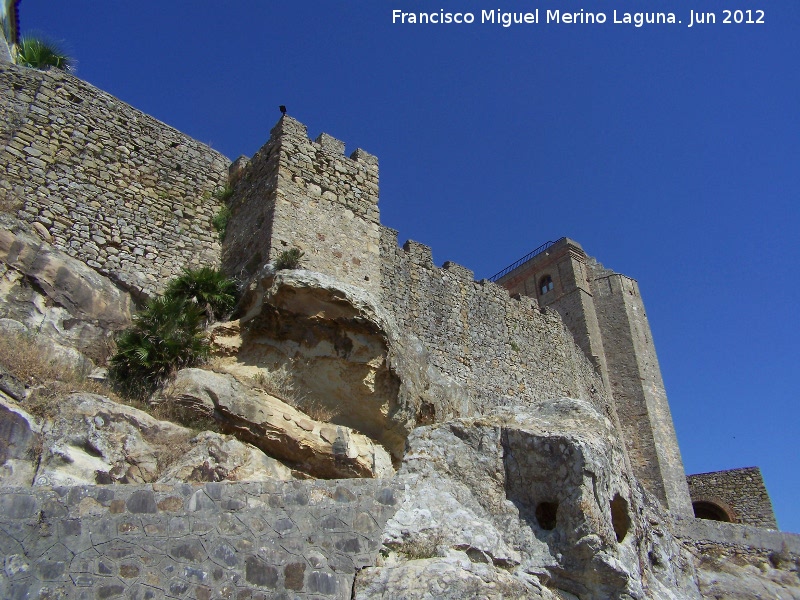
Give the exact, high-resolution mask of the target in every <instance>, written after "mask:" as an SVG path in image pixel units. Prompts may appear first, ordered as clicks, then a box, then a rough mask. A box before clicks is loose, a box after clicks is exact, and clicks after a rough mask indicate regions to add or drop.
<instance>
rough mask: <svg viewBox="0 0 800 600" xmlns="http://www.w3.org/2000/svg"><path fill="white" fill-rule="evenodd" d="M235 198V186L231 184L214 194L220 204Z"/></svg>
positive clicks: (218, 189)
mask: <svg viewBox="0 0 800 600" xmlns="http://www.w3.org/2000/svg"><path fill="white" fill-rule="evenodd" d="M231 196H233V186H231V184H229V183H226V184H225V185H224V186H222V187H221V188H217V190H216V191H215V192H214V198H216V199H217V200H219V201H220V202H227V201H228V200H230V199H231Z"/></svg>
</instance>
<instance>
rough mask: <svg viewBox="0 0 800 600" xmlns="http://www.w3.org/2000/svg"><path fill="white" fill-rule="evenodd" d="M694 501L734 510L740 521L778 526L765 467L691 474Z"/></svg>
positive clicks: (689, 480)
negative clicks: (765, 480)
mask: <svg viewBox="0 0 800 600" xmlns="http://www.w3.org/2000/svg"><path fill="white" fill-rule="evenodd" d="M686 479H687V481H688V483H689V493H690V494H691V497H692V502H711V503H713V504H715V505H718V506H721V507H723V508H724V509H726V510H730V511H732V512H733V514H732V515H730V516H731V517H733V519H735V522H736V523H742V524H744V525H753V526H755V527H763V528H765V529H778V523H777V521H776V520H775V512H774V511H773V509H772V501H771V500H770V498H769V493H767V488H766V486H765V485H764V478H763V477H762V476H761V469H759V468H758V467H747V468H744V469H730V470H728V471H716V472H713V473H700V474H698V475H689V476H688V477H687V478H686Z"/></svg>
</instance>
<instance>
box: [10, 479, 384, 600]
mask: <svg viewBox="0 0 800 600" xmlns="http://www.w3.org/2000/svg"><path fill="white" fill-rule="evenodd" d="M397 492H398V490H396V489H395V488H394V487H393V485H392V484H391V483H389V482H386V481H381V480H352V479H348V480H339V481H336V480H329V481H302V482H291V483H284V482H278V481H275V482H263V483H262V482H259V483H225V484H223V483H206V484H197V485H190V484H183V485H176V486H172V485H124V486H123V485H120V486H82V487H73V488H34V489H33V490H31V489H30V488H27V489H22V488H3V489H0V555H1V556H2V559H0V561H2V567H3V568H4V571H3V576H2V577H0V597H2V598H8V599H15V600H16V599H21V598H64V599H72V598H75V599H77V598H112V597H114V598H116V597H125V598H139V599H158V598H164V597H168V598H197V599H209V598H250V599H252V600H255V599H258V598H260V599H262V600H263V599H266V598H342V599H344V598H350V597H351V590H352V585H353V578H354V576H355V572H356V570H357V569H360V568H362V567H364V566H367V565H372V564H374V562H375V559H376V556H377V552H378V549H379V547H380V543H381V540H380V537H381V531H382V529H383V527H384V525H385V523H386V521H387V520H388V519H389V517H391V516H392V515H393V514H394V513H395V511H396V506H395V504H396V500H395V495H396V494H397Z"/></svg>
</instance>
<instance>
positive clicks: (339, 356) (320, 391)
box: [212, 270, 472, 460]
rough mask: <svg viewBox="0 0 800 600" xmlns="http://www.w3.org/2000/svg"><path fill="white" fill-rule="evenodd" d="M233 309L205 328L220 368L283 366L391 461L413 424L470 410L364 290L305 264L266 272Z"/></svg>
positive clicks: (246, 372)
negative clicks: (230, 318) (226, 319)
mask: <svg viewBox="0 0 800 600" xmlns="http://www.w3.org/2000/svg"><path fill="white" fill-rule="evenodd" d="M239 312H240V314H241V317H240V318H239V320H238V321H235V322H231V323H222V324H219V325H218V326H217V327H216V328H215V329H214V330H213V331H212V339H213V341H214V347H215V349H216V351H217V353H218V356H219V360H218V366H219V367H220V368H222V369H224V370H226V371H227V372H229V373H232V374H234V375H235V376H236V377H237V378H239V379H241V380H249V379H258V378H259V377H267V378H269V377H270V376H271V374H273V373H275V372H278V371H282V372H285V373H288V374H289V375H290V378H291V380H292V385H293V386H294V387H295V389H296V390H297V391H298V392H299V393H301V394H302V395H303V396H305V397H306V398H307V399H309V400H310V401H313V402H314V403H316V404H318V405H320V406H323V407H325V408H327V409H328V410H329V411H331V412H332V413H333V414H334V415H335V416H333V417H332V418H331V421H332V422H333V423H335V424H336V425H342V426H345V427H348V428H351V429H354V430H357V431H359V432H361V433H363V434H364V435H367V436H369V437H370V438H372V439H374V440H376V441H377V442H378V443H380V444H381V445H382V446H384V447H385V448H386V449H387V450H389V452H390V453H391V454H392V455H393V457H394V458H395V460H399V459H400V458H402V456H403V452H404V451H405V439H406V437H407V436H408V434H409V432H410V431H411V430H412V429H413V428H414V427H416V426H417V425H420V424H427V423H431V422H435V421H441V420H444V419H448V418H452V417H457V416H461V415H468V414H471V412H472V407H471V403H470V394H469V393H468V392H467V391H466V390H464V389H462V387H460V386H459V385H457V384H456V383H455V382H454V381H453V380H452V379H450V378H448V377H447V376H445V375H444V374H442V373H440V372H438V371H437V370H436V369H435V368H434V367H433V366H432V364H431V362H432V361H430V359H429V357H428V355H427V354H426V352H425V350H424V348H423V346H422V344H420V343H419V341H418V340H416V339H414V338H413V337H411V336H408V335H407V334H405V333H403V332H402V331H400V330H399V328H398V327H397V325H396V323H395V322H394V320H393V318H392V317H391V315H390V314H389V313H388V312H387V311H386V310H384V309H383V308H382V307H381V306H380V305H379V303H378V302H377V301H376V300H375V298H373V297H372V296H371V295H370V294H369V292H367V291H365V290H362V289H360V288H357V287H354V286H349V285H346V284H342V283H341V282H339V281H337V280H335V279H333V278H331V277H328V276H326V275H323V274H320V273H313V272H310V271H303V270H297V271H279V272H278V273H272V272H268V273H267V274H266V275H265V276H264V277H262V278H260V279H258V278H257V279H256V280H255V281H254V282H253V283H252V284H251V285H250V286H249V287H248V289H247V290H246V292H245V294H244V297H243V299H242V302H241V303H240V311H239Z"/></svg>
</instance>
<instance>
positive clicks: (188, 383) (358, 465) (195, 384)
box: [160, 369, 394, 478]
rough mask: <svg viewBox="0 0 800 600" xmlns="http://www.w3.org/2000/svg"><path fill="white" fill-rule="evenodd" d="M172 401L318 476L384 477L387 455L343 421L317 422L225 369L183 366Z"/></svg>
mask: <svg viewBox="0 0 800 600" xmlns="http://www.w3.org/2000/svg"><path fill="white" fill-rule="evenodd" d="M160 401H161V402H173V403H176V404H179V405H181V406H183V407H185V408H188V409H191V410H193V411H195V412H196V413H199V414H202V415H207V416H210V417H213V418H216V419H217V420H218V421H219V422H220V424H221V425H222V427H223V428H224V429H225V430H226V431H230V432H231V433H234V434H235V435H236V436H237V437H238V438H239V439H242V440H245V441H247V442H249V443H251V444H253V445H254V446H257V447H258V448H260V449H261V450H263V451H264V452H266V453H267V454H269V455H271V456H274V457H276V458H279V459H281V460H282V461H285V462H286V463H288V464H291V465H292V466H293V467H294V468H296V469H297V470H299V471H302V472H304V473H307V474H309V475H312V476H314V477H322V478H337V477H340V478H345V477H386V476H391V475H392V474H393V473H394V470H393V469H392V462H391V457H390V456H389V453H388V452H387V451H386V450H385V449H384V448H383V447H381V446H380V445H379V444H376V443H374V442H373V441H372V440H370V439H369V438H368V437H366V436H364V435H362V434H360V433H357V432H355V431H352V430H351V429H349V428H348V427H345V426H343V425H333V424H330V423H323V422H319V421H315V420H314V419H312V418H311V417H309V416H308V415H306V414H305V413H303V412H300V411H299V410H297V409H296V408H294V407H292V406H290V405H288V404H286V403H285V402H283V401H281V400H280V399H278V398H276V397H274V396H271V395H270V394H267V393H266V392H264V391H262V390H258V389H255V388H252V387H248V386H245V385H244V384H242V383H241V382H239V381H238V380H237V379H236V378H235V377H233V376H232V375H230V374H226V373H215V372H213V371H206V370H203V369H184V370H182V371H179V372H178V375H177V376H176V378H175V381H174V382H173V383H172V384H171V385H170V386H169V387H168V388H167V389H166V390H165V391H164V392H163V394H162V397H161V399H160Z"/></svg>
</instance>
